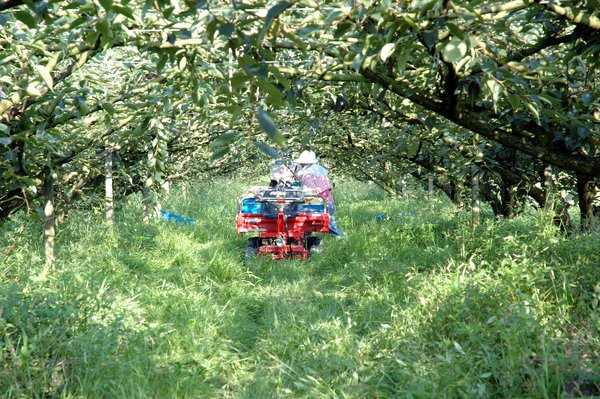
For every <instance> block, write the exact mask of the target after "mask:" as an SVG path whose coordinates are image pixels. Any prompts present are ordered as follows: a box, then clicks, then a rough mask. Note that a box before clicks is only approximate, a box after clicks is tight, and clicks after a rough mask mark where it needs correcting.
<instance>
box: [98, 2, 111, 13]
mask: <svg viewBox="0 0 600 399" xmlns="http://www.w3.org/2000/svg"><path fill="white" fill-rule="evenodd" d="M98 1H99V2H100V5H101V6H102V7H104V9H105V10H106V11H110V9H111V8H112V6H113V0H98Z"/></svg>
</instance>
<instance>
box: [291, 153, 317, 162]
mask: <svg viewBox="0 0 600 399" xmlns="http://www.w3.org/2000/svg"><path fill="white" fill-rule="evenodd" d="M294 162H295V163H301V164H313V163H317V162H318V161H317V155H316V154H315V152H314V151H302V154H300V156H299V157H298V158H296V159H294Z"/></svg>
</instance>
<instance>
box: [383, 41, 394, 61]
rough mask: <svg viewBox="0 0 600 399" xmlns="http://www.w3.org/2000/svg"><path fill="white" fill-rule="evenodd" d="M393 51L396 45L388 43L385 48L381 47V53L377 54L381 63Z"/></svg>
mask: <svg viewBox="0 0 600 399" xmlns="http://www.w3.org/2000/svg"><path fill="white" fill-rule="evenodd" d="M395 49H396V43H388V44H386V45H385V46H383V47H382V48H381V51H380V52H379V57H380V58H381V61H383V62H385V61H386V60H387V59H388V58H389V57H390V55H392V54H393V53H394V50H395Z"/></svg>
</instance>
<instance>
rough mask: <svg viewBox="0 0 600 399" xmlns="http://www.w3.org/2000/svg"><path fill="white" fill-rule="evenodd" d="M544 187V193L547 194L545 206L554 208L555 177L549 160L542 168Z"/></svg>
mask: <svg viewBox="0 0 600 399" xmlns="http://www.w3.org/2000/svg"><path fill="white" fill-rule="evenodd" d="M542 187H543V188H544V193H545V194H546V203H545V204H544V207H545V208H546V209H554V205H555V204H554V198H553V195H552V194H553V193H552V191H553V188H554V178H553V176H552V165H550V164H549V163H548V162H544V165H543V169H542Z"/></svg>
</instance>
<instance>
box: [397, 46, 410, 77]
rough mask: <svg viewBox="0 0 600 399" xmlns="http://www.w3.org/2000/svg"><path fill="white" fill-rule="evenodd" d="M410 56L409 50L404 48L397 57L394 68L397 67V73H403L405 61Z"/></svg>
mask: <svg viewBox="0 0 600 399" xmlns="http://www.w3.org/2000/svg"><path fill="white" fill-rule="evenodd" d="M409 58H410V52H409V51H407V50H405V51H403V52H402V53H401V54H400V56H399V57H398V61H397V63H396V68H398V73H400V74H403V73H404V70H405V69H406V62H407V61H408V59H409Z"/></svg>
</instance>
